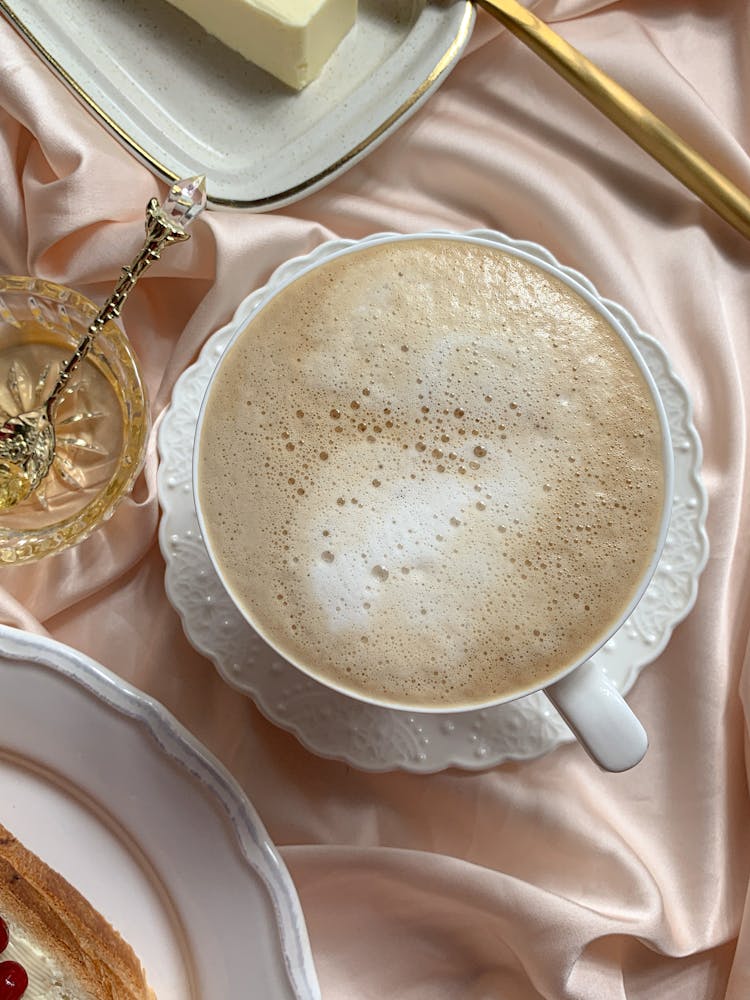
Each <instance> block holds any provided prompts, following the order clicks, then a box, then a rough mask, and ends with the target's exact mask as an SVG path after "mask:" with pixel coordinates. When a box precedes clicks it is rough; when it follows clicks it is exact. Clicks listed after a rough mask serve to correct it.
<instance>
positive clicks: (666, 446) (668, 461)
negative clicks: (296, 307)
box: [193, 232, 674, 771]
mask: <svg viewBox="0 0 750 1000" xmlns="http://www.w3.org/2000/svg"><path fill="white" fill-rule="evenodd" d="M433 236H439V237H440V238H444V239H445V238H449V239H453V240H458V241H465V242H470V243H475V244H480V245H485V246H488V247H491V248H493V249H495V250H496V249H497V248H498V245H497V243H496V242H494V241H489V240H483V239H482V238H481V236H478V235H476V234H455V233H450V234H449V233H444V232H440V233H416V234H411V235H408V236H402V235H398V234H393V233H385V234H379V235H377V236H374V237H368V238H367V239H366V240H365V241H363V243H364V244H366V246H368V247H369V246H373V245H374V244H375V243H379V242H390V241H393V240H402V239H421V238H429V237H433ZM359 248H360V244H359V243H354V244H352V246H350V247H348V248H346V249H344V250H338V251H336V252H335V253H331V254H330V255H327V256H322V257H316V260H315V262H314V263H312V264H311V265H310V266H309V267H307V268H305V269H303V270H302V271H297V273H295V275H294V277H293V278H291V279H289V280H287V281H284V282H282V283H280V284H275V283H273V282H272V283H271V285H269V289H268V292H267V295H266V296H264V297H263V299H262V300H261V301H260V302H259V303H258V306H257V307H256V309H254V310H253V313H252V314H251V316H250V317H248V318H247V319H246V320H245V323H243V324H241V325H240V326H239V328H238V329H237V331H236V332H235V334H234V336H233V338H232V341H231V342H230V343H229V345H227V351H226V352H225V354H226V353H228V349H229V348H231V346H232V344H234V342H235V341H236V340H237V339H238V338H239V337H241V336H242V334H243V332H244V329H245V326H246V324H247V322H249V320H250V319H252V318H253V317H254V316H255V315H257V312H258V311H259V310H260V309H262V308H263V307H264V306H265V305H266V304H267V303H268V302H269V301H270V300H271V299H272V298H274V297H275V296H276V295H278V294H279V293H280V292H282V291H283V290H284V288H286V287H287V285H289V284H291V283H292V282H293V281H296V280H298V279H299V278H300V277H301V276H302V275H305V274H307V273H308V272H310V271H312V270H314V269H315V268H316V267H319V266H320V265H321V264H322V263H325V262H327V261H329V260H331V259H332V258H333V257H334V256H340V255H342V254H348V253H356V252H357V250H358V249H359ZM502 250H503V251H504V252H506V253H509V254H512V255H514V256H517V257H520V258H522V259H524V260H527V261H529V263H531V264H533V265H534V266H535V267H539V268H541V269H542V270H544V271H547V272H548V273H549V274H551V275H553V276H554V277H555V278H557V279H559V280H560V281H562V282H564V283H565V284H566V285H568V286H569V287H571V288H572V289H573V290H574V291H575V292H576V293H577V294H578V295H579V296H580V297H581V298H582V299H584V300H585V301H586V302H587V303H588V304H589V305H590V306H591V307H592V308H593V309H594V310H595V311H596V312H597V313H599V314H600V315H601V316H602V317H603V318H604V319H605V320H606V321H607V323H608V324H609V326H610V327H611V328H612V329H613V330H614V331H615V332H616V333H617V335H618V336H619V337H620V339H621V340H622V341H623V343H624V344H625V346H626V347H627V348H628V350H629V352H630V354H631V355H632V358H633V361H634V363H635V364H636V366H637V367H638V369H639V370H640V372H641V374H642V375H643V378H644V380H645V382H646V384H647V385H648V387H649V390H650V392H651V395H652V397H653V400H654V404H655V409H656V413H657V417H658V421H659V425H660V429H661V438H662V459H663V469H664V505H663V510H662V514H661V522H660V529H659V533H658V535H657V537H656V539H655V544H654V549H653V554H652V558H651V560H650V562H649V565H648V567H647V569H646V570H645V572H644V573H643V576H642V578H641V580H640V582H639V585H638V586H637V588H636V589H635V590H634V592H633V596H632V599H631V600H630V602H629V603H628V605H627V606H626V607H625V608H624V609H623V611H622V614H621V615H620V616H619V618H618V619H617V620H616V621H615V622H614V623H613V624H612V626H611V628H610V629H609V630H608V632H607V634H606V635H605V636H604V637H603V638H600V639H598V640H597V641H596V643H595V645H593V646H591V647H590V648H588V649H587V650H586V651H585V653H584V654H583V655H582V656H581V657H580V658H579V659H577V660H575V661H574V662H572V663H570V664H569V665H568V666H567V667H566V668H565V669H564V670H563V671H561V673H560V674H559V675H558V676H557V677H556V678H555V679H554V680H553V681H552V682H550V683H547V684H546V685H542V686H540V687H538V688H528V689H526V690H524V691H521V692H517V693H515V692H514V693H513V694H511V695H509V696H506V697H497V698H495V699H493V700H490V701H486V702H482V703H481V704H471V705H470V706H469V705H462V706H460V708H458V707H456V706H455V705H453V706H451V705H445V706H442V705H441V706H434V705H427V706H424V705H418V704H412V703H409V704H404V705H403V706H399V705H394V703H393V702H388V704H387V705H385V703H384V702H380V701H378V699H377V698H375V697H371V696H367V695H364V694H362V693H360V692H358V691H353V690H349V689H347V688H345V687H342V686H339V685H337V684H336V683H335V682H334V681H332V680H330V679H329V678H323V677H321V676H320V675H319V674H318V673H317V672H316V671H315V670H314V668H313V667H312V666H311V665H309V664H305V663H304V662H300V661H297V660H294V659H291V658H290V657H288V656H286V655H285V654H282V653H280V651H279V650H278V649H277V650H276V651H277V652H279V655H283V656H284V658H285V659H286V660H287V661H288V662H290V663H291V664H292V665H293V666H295V667H297V668H298V669H299V670H301V671H302V672H303V673H305V674H308V675H309V676H311V677H313V678H314V679H315V680H317V681H319V682H321V683H323V684H325V685H327V686H328V687H330V688H332V689H333V690H336V691H339V692H340V693H342V694H345V695H348V696H349V697H354V698H358V699H359V700H362V701H366V702H368V703H370V704H374V705H383V706H384V707H388V708H394V707H395V708H403V710H404V711H410V712H431V713H448V712H450V713H455V712H457V711H462V710H471V711H475V710H477V709H483V708H491V707H493V706H496V705H500V704H503V703H504V702H508V701H513V700H515V699H516V698H518V697H522V696H525V695H527V694H530V693H532V691H534V690H541V691H543V692H544V694H545V695H546V696H547V697H548V698H549V700H550V701H551V702H552V704H553V705H554V706H555V708H556V709H557V710H558V711H559V713H560V714H561V715H562V717H563V718H564V719H565V721H566V723H567V724H568V726H569V727H570V729H571V730H572V732H573V734H574V735H575V737H576V738H577V740H578V741H579V743H580V744H581V745H582V746H583V747H584V749H585V750H586V751H587V752H588V754H589V755H590V756H591V757H592V759H593V760H594V761H595V762H596V763H597V764H598V765H599V766H600V767H601V768H602V769H604V770H606V771H625V770H628V769H629V768H631V767H633V766H634V765H636V764H637V763H638V762H639V761H640V760H641V759H642V757H643V756H644V754H645V752H646V750H647V748H648V737H647V735H646V731H645V729H644V728H643V726H642V724H641V723H640V721H639V720H638V718H637V717H636V715H635V714H634V713H633V712H632V710H631V709H630V707H629V706H628V704H627V702H626V701H625V699H624V698H623V697H622V695H621V694H620V692H619V691H618V689H617V688H616V687H615V685H614V684H613V683H612V682H611V680H610V679H609V678H608V676H607V674H606V672H605V671H604V670H603V669H602V667H601V666H599V665H598V664H597V663H596V662H595V661H594V660H593V659H592V658H593V656H594V654H595V653H596V652H597V651H598V650H599V649H601V647H602V646H603V645H605V644H606V643H607V642H608V641H609V640H610V639H611V638H612V637H613V636H614V635H615V633H616V632H617V631H618V630H619V629H620V628H621V627H622V625H623V624H624V623H625V621H626V620H627V619H628V618H629V617H630V615H631V614H632V612H633V611H634V609H635V607H636V605H637V604H638V602H639V601H640V599H641V597H642V596H643V594H644V592H645V590H646V588H647V587H648V585H649V583H650V581H651V578H652V576H653V574H654V572H655V570H656V567H657V565H658V562H659V559H660V557H661V553H662V550H663V548H664V543H665V541H666V538H667V531H668V528H669V518H670V512H671V506H672V499H673V478H674V462H673V454H672V445H671V439H670V433H669V424H668V422H667V416H666V413H665V411H664V406H663V403H662V401H661V398H660V396H659V391H658V389H657V387H656V384H655V382H654V379H653V377H652V375H651V373H650V371H649V370H648V368H647V366H646V364H645V362H644V360H643V358H642V357H641V355H640V353H639V351H638V349H637V347H636V346H635V344H634V343H633V341H632V340H631V338H630V337H629V336H628V334H627V333H626V331H625V330H624V328H623V327H622V325H621V324H620V323H619V322H618V321H617V319H616V318H615V317H614V316H613V315H612V314H611V313H610V312H609V311H607V310H606V308H605V307H604V305H603V304H602V302H601V301H600V300H599V299H597V298H596V297H595V296H593V295H592V294H591V293H590V292H589V291H588V290H587V289H586V288H585V287H584V286H583V285H581V284H579V283H578V282H577V281H575V280H574V278H572V277H571V276H570V275H569V274H568V273H566V272H565V271H563V270H561V269H560V268H559V267H556V266H555V265H554V264H553V263H552V262H549V261H540V260H539V258H538V257H537V256H533V255H531V254H527V253H525V252H524V251H523V250H522V249H520V248H518V247H515V246H503V247H502ZM221 365H222V362H221V361H220V362H219V364H218V365H217V366H216V368H215V369H214V372H213V374H212V377H211V380H210V381H209V384H208V386H207V389H206V393H205V395H204V398H203V402H202V405H201V409H200V413H199V416H198V424H197V428H196V436H195V441H196V445H195V448H194V451H193V484H194V494H195V505H196V511H197V514H198V522H199V524H200V528H201V532H202V534H203V538H204V540H205V542H206V546H207V549H208V554H209V557H210V559H211V562H212V564H213V567H214V569H215V571H216V573H217V575H218V577H219V579H220V580H221V582H222V585H223V586H224V587H225V589H226V590H227V593H228V594H229V596H230V597H231V598H232V600H233V601H234V603H235V605H236V606H237V608H238V610H239V611H240V613H241V614H242V615H243V617H244V618H245V619H246V620H247V621H248V623H249V624H250V625H251V626H252V627H253V628H254V629H255V630H256V631H257V632H258V633H259V635H261V637H262V638H263V639H265V641H266V642H268V643H269V645H270V646H271V647H272V648H275V647H274V643H273V640H272V639H271V638H269V637H268V636H267V635H266V634H265V632H264V631H263V629H262V627H260V626H259V624H258V623H257V622H256V621H255V620H254V617H253V613H252V610H251V609H249V608H248V607H247V606H246V605H245V603H244V602H243V601H242V600H241V599H240V598H239V597H238V596H237V595H236V594H234V593H233V591H232V587H231V586H230V584H229V583H228V581H227V580H226V578H225V575H224V573H223V572H222V567H221V563H220V561H219V560H218V558H217V556H216V553H215V552H214V551H213V550H212V547H211V542H210V536H209V533H208V532H207V531H206V521H205V514H204V511H203V509H202V505H201V500H200V491H199V489H198V482H199V474H200V471H199V461H198V455H199V442H200V439H201V432H202V428H203V420H204V416H205V413H206V402H207V400H208V398H209V397H210V394H211V388H212V385H213V381H214V379H215V377H216V374H217V372H218V371H219V370H220V369H221Z"/></svg>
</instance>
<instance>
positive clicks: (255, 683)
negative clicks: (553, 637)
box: [158, 230, 708, 773]
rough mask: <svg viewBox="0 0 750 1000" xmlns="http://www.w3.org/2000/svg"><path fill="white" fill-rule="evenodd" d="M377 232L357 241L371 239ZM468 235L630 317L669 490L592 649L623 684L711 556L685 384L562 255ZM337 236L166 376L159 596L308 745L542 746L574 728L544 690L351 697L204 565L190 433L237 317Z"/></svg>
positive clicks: (361, 756)
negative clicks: (622, 606) (658, 531)
mask: <svg viewBox="0 0 750 1000" xmlns="http://www.w3.org/2000/svg"><path fill="white" fill-rule="evenodd" d="M382 235H383V234H375V235H374V236H371V237H367V238H366V239H365V240H362V241H360V242H361V243H362V244H363V245H366V244H367V242H368V240H376V239H378V238H379V236H382ZM469 235H472V236H475V237H479V238H481V239H483V240H489V241H491V242H493V243H496V244H497V245H498V246H501V247H507V248H509V249H511V250H512V249H516V250H519V251H522V252H524V253H526V254H529V255H531V256H532V257H536V258H537V259H539V260H540V261H541V262H543V263H544V264H545V265H546V266H547V267H548V268H551V269H553V270H556V271H558V272H559V273H560V274H561V275H562V276H563V277H565V278H567V280H568V281H569V282H573V283H574V284H577V285H579V286H581V287H583V288H584V289H586V291H587V292H588V293H589V294H590V295H593V296H594V297H595V298H596V299H597V300H598V301H599V303H600V305H601V306H602V308H603V309H604V310H605V312H608V313H610V314H612V315H613V316H614V317H615V318H616V320H617V321H618V322H619V323H620V325H621V326H623V327H624V328H625V330H626V331H627V333H628V334H629V335H630V337H631V339H632V340H633V341H634V343H635V344H636V346H637V348H638V350H639V351H640V353H641V355H642V357H643V359H644V361H645V362H646V365H647V366H648V368H649V370H650V372H651V374H652V375H653V377H654V380H655V382H656V384H657V387H658V389H659V392H660V394H661V397H662V402H663V403H664V408H665V410H666V413H667V419H668V421H669V428H670V432H671V437H672V447H673V452H674V466H675V479H674V490H675V492H674V497H673V501H672V519H671V522H670V528H669V534H668V536H667V541H666V545H665V547H664V552H663V554H662V558H661V560H660V562H659V565H658V567H657V569H656V573H655V574H654V577H653V579H652V580H651V583H650V584H649V587H648V589H647V590H646V593H645V594H644V596H643V597H642V599H641V601H640V603H639V604H638V606H637V608H636V609H635V611H634V612H633V614H632V615H631V616H630V618H629V619H628V620H627V621H626V622H625V624H624V625H623V626H622V628H620V630H619V631H618V632H617V633H616V634H615V636H614V637H613V638H612V639H611V640H610V641H609V642H608V643H607V644H606V645H605V646H604V647H603V648H602V649H601V650H600V651H599V652H598V653H597V654H596V657H595V659H596V660H597V662H599V663H600V664H601V665H602V667H603V668H604V669H605V670H606V671H607V673H608V674H609V676H610V678H611V679H612V681H613V682H614V684H615V685H616V686H617V688H618V689H619V690H620V691H621V692H622V693H623V694H627V692H628V691H629V690H630V688H631V687H632V686H633V684H634V683H635V681H636V678H637V677H638V675H639V673H640V672H641V670H642V669H643V668H644V667H645V666H647V665H648V664H649V663H651V662H652V661H653V660H654V659H655V658H656V657H657V656H658V655H659V653H660V652H661V651H662V650H663V649H664V647H665V646H666V644H667V643H668V641H669V637H670V636H671V634H672V630H673V628H674V627H675V625H676V624H677V623H678V622H679V621H681V620H682V619H683V618H684V617H685V615H686V614H687V613H688V611H689V610H690V608H692V606H693V603H694V601H695V597H696V593H697V585H698V577H699V575H700V573H701V570H702V569H703V567H704V565H705V562H706V558H707V556H708V540H707V538H706V533H705V521H706V513H707V506H708V504H707V497H706V491H705V489H704V487H703V484H702V482H701V478H700V465H701V443H700V439H699V437H698V433H697V431H696V429H695V426H694V424H693V419H692V406H691V403H690V398H689V396H688V394H687V391H686V389H685V386H684V385H683V383H682V382H681V381H680V379H679V378H678V376H677V375H676V373H675V372H674V370H673V369H672V367H671V365H670V362H669V359H668V358H667V356H666V354H665V353H664V350H663V349H662V347H661V346H660V345H659V344H658V343H657V342H656V341H655V340H654V339H653V338H652V337H650V336H648V335H647V334H645V333H644V332H643V331H642V330H641V329H640V328H639V327H638V325H637V324H636V322H635V320H634V319H633V317H632V316H631V315H630V314H629V313H628V312H626V310H625V309H623V308H622V306H619V305H617V304H616V303H614V302H611V301H610V300H608V299H604V298H602V297H601V296H600V295H599V294H598V293H597V291H596V289H595V288H594V286H593V285H592V284H591V282H590V281H588V279H586V278H585V277H583V275H581V274H579V273H578V272H577V271H574V270H573V269H572V268H568V267H565V266H563V265H561V264H559V263H558V262H557V261H556V260H555V258H554V257H553V256H552V254H551V253H549V251H548V250H545V249H544V248H543V247H541V246H539V245H537V244H535V243H529V242H525V241H520V240H513V239H511V238H510V237H508V236H505V235H503V234H502V233H498V232H492V231H490V230H475V231H474V232H472V233H470V234H469ZM354 242H355V241H353V240H332V241H330V242H328V243H323V244H321V245H320V246H318V247H317V248H316V249H315V250H313V252H312V253H310V254H308V255H307V256H306V257H296V258H294V259H292V260H290V261H287V262H286V263H285V264H282V265H281V267H279V268H277V270H276V271H274V273H273V274H272V275H271V278H270V280H269V283H268V284H267V285H266V286H265V288H261V289H259V290H258V291H256V292H253V293H252V294H251V295H249V296H248V297H247V298H246V299H245V300H244V301H243V302H242V303H240V305H239V306H238V307H237V311H236V312H235V315H234V318H233V319H232V320H231V322H230V323H229V324H228V325H227V326H225V327H222V329H220V330H218V331H217V332H216V333H215V334H214V335H213V336H212V337H211V338H210V339H209V340H208V342H207V343H206V345H205V347H204V349H203V351H202V353H201V355H200V357H199V359H198V360H197V361H196V363H195V364H194V365H192V366H191V367H190V368H188V369H187V371H185V372H184V373H183V374H182V376H181V377H180V379H179V381H178V382H177V385H176V386H175V390H174V393H173V395H172V403H171V405H170V407H169V409H168V410H167V412H166V413H165V415H164V419H163V420H162V423H161V426H160V429H159V451H160V454H161V464H160V466H159V475H158V491H159V500H160V502H161V505H162V508H163V517H162V520H161V525H160V530H159V540H160V544H161V549H162V552H163V554H164V558H165V560H166V564H167V572H166V588H167V595H168V597H169V599H170V601H171V602H172V604H173V605H174V607H175V608H176V609H177V611H178V612H179V613H180V616H181V617H182V623H183V627H184V629H185V633H186V635H187V637H188V639H190V641H191V642H192V644H193V645H194V646H195V647H196V649H198V650H199V651H200V652H202V653H204V654H205V655H206V656H208V657H210V659H211V660H212V661H213V663H214V664H215V666H216V668H217V669H218V671H219V673H220V674H221V676H222V677H223V678H224V679H225V680H226V681H227V683H229V684H231V685H232V686H233V687H235V688H237V689H238V690H240V691H243V692H244V693H245V694H248V695H250V696H251V697H252V698H253V699H254V701H255V703H256V704H257V705H258V707H259V708H260V710H261V711H262V712H263V713H264V714H265V715H266V716H267V717H268V718H269V719H271V720H272V721H273V722H276V723H277V724H278V725H280V726H283V727H284V728H285V729H288V730H290V731H291V732H293V733H294V734H295V735H296V736H297V737H298V738H299V739H300V740H301V742H302V743H304V745H305V746H306V747H308V749H310V750H312V751H314V752H315V753H318V754H321V755H322V756H324V757H334V758H336V759H339V760H345V761H347V762H348V763H349V764H352V765H354V766H355V767H359V768H362V769H363V770H368V771H386V770H392V769H395V768H400V769H403V770H405V771H415V772H422V773H425V772H431V771H438V770H440V769H441V768H445V767H462V768H466V769H467V770H476V769H480V768H486V767H492V766H494V765H496V764H501V763H504V762H505V761H510V760H528V759H531V758H533V757H538V756H540V755H541V754H544V753H548V752H549V751H551V750H554V749H555V748H556V747H559V746H561V745H562V744H563V743H566V742H571V741H572V740H573V735H572V733H571V732H570V730H569V729H568V728H567V726H566V725H565V723H564V722H563V721H562V719H561V718H560V716H559V715H558V714H557V712H556V711H555V709H554V708H553V707H552V705H551V704H550V702H549V701H548V699H547V698H546V697H545V696H544V695H543V694H541V693H540V692H536V693H535V694H531V695H527V696H526V697H523V698H517V699H516V700H515V701H511V702H508V703H507V704H505V705H498V706H496V707H495V708H488V709H481V710H475V711H468V712H456V713H454V714H451V715H438V714H434V713H422V714H420V713H417V712H402V711H397V710H395V709H390V708H379V707H377V706H375V705H367V704H365V703H363V702H360V701H356V700H354V699H353V698H348V697H347V696H346V695H343V694H339V693H337V692H335V691H332V690H330V689H329V688H327V687H324V686H323V685H322V684H320V683H319V682H318V681H315V680H312V679H311V678H308V677H306V676H304V675H303V674H302V673H301V672H300V671H299V670H297V669H295V668H294V667H293V666H291V665H290V664H288V663H287V662H286V661H284V660H283V659H281V657H279V656H278V654H276V653H275V652H274V651H273V650H272V649H271V648H270V646H268V645H267V644H266V643H265V642H264V641H263V640H262V639H261V638H260V637H259V636H258V635H257V634H256V633H255V632H254V630H253V629H252V628H251V627H250V625H248V623H247V622H246V621H245V619H244V618H243V617H242V615H241V614H240V612H239V611H238V610H237V609H236V607H235V606H234V605H233V603H232V601H231V599H230V598H229V596H228V594H227V593H226V591H225V590H224V588H223V587H222V585H221V582H220V581H219V578H218V576H217V574H216V572H215V570H214V569H213V567H212V565H211V561H210V559H209V557H208V552H207V551H206V547H205V545H204V543H203V539H202V538H201V534H200V529H199V526H198V517H197V514H196V511H195V503H194V501H193V482H192V463H193V440H194V436H195V428H196V423H197V420H198V411H199V409H200V405H201V402H202V399H203V395H204V393H205V391H206V387H207V385H208V382H209V379H210V377H211V375H212V373H213V370H214V368H215V367H216V365H217V364H218V361H219V358H220V357H221V354H222V352H223V351H224V349H225V348H226V346H227V345H228V343H229V342H230V340H231V339H232V336H233V335H234V333H235V331H236V330H237V329H238V327H241V326H244V325H245V324H246V323H247V322H248V321H249V319H250V317H251V316H252V315H253V314H254V313H255V312H256V311H257V310H258V309H259V308H260V307H261V306H262V305H263V303H264V302H265V300H266V298H267V297H268V296H269V295H271V294H272V293H273V292H274V291H275V290H276V289H277V288H278V287H279V286H280V285H281V284H282V283H283V282H285V281H288V280H289V279H291V278H292V277H294V276H296V275H297V274H299V273H300V272H301V271H302V270H304V269H305V268H306V267H309V266H310V265H311V264H314V263H319V262H320V261H322V260H324V259H325V258H326V257H327V256H329V255H330V254H332V253H335V252H336V251H338V250H342V249H343V248H344V247H347V246H351V245H353V243H354Z"/></svg>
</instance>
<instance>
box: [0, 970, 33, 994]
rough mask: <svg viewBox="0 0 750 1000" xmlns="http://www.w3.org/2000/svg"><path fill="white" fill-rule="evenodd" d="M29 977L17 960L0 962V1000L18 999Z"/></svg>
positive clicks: (24, 989)
mask: <svg viewBox="0 0 750 1000" xmlns="http://www.w3.org/2000/svg"><path fill="white" fill-rule="evenodd" d="M28 985H29V977H28V976H27V975H26V972H25V971H24V969H23V968H22V967H21V966H20V965H19V964H18V962H0V1000H20V998H21V997H22V996H23V995H24V993H25V992H26V987H27V986H28Z"/></svg>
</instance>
